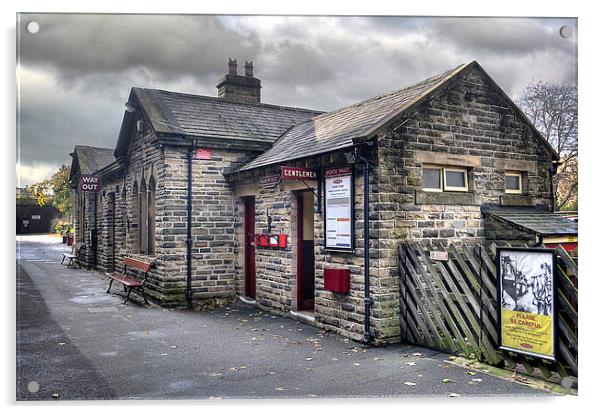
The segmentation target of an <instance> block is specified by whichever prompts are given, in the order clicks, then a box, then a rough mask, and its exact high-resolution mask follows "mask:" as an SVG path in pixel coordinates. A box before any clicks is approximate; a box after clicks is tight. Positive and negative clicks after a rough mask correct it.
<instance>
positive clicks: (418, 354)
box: [412, 352, 424, 356]
mask: <svg viewBox="0 0 602 414" xmlns="http://www.w3.org/2000/svg"><path fill="white" fill-rule="evenodd" d="M412 355H413V356H423V355H424V354H422V353H420V352H414V353H413V354H412Z"/></svg>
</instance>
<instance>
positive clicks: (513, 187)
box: [504, 171, 523, 194]
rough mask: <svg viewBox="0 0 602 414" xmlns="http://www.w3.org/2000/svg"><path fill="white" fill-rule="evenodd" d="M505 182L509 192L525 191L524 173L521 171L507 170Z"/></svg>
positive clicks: (519, 192)
mask: <svg viewBox="0 0 602 414" xmlns="http://www.w3.org/2000/svg"><path fill="white" fill-rule="evenodd" d="M504 182H505V190H506V193H507V194H521V193H522V192H523V175H522V174H521V173H519V172H509V171H507V172H506V174H505V176H504Z"/></svg>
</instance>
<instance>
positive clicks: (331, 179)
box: [324, 166, 354, 250]
mask: <svg viewBox="0 0 602 414" xmlns="http://www.w3.org/2000/svg"><path fill="white" fill-rule="evenodd" d="M353 195H354V192H353V169H352V168H351V166H345V167H335V168H328V169H325V170H324V199H325V207H326V208H325V214H324V220H325V228H326V232H325V239H326V240H325V247H326V248H327V249H335V250H352V249H353V240H354V234H353V233H354V220H353Z"/></svg>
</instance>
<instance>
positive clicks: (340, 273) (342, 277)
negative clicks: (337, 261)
mask: <svg viewBox="0 0 602 414" xmlns="http://www.w3.org/2000/svg"><path fill="white" fill-rule="evenodd" d="M350 279H351V270H349V269H329V268H325V269H324V289H326V290H328V291H330V292H336V293H349V290H350Z"/></svg>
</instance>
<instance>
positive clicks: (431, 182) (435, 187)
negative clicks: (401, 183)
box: [422, 167, 443, 191]
mask: <svg viewBox="0 0 602 414" xmlns="http://www.w3.org/2000/svg"><path fill="white" fill-rule="evenodd" d="M422 188H423V189H424V191H443V186H442V185H441V168H437V167H424V168H423V170H422Z"/></svg>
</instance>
